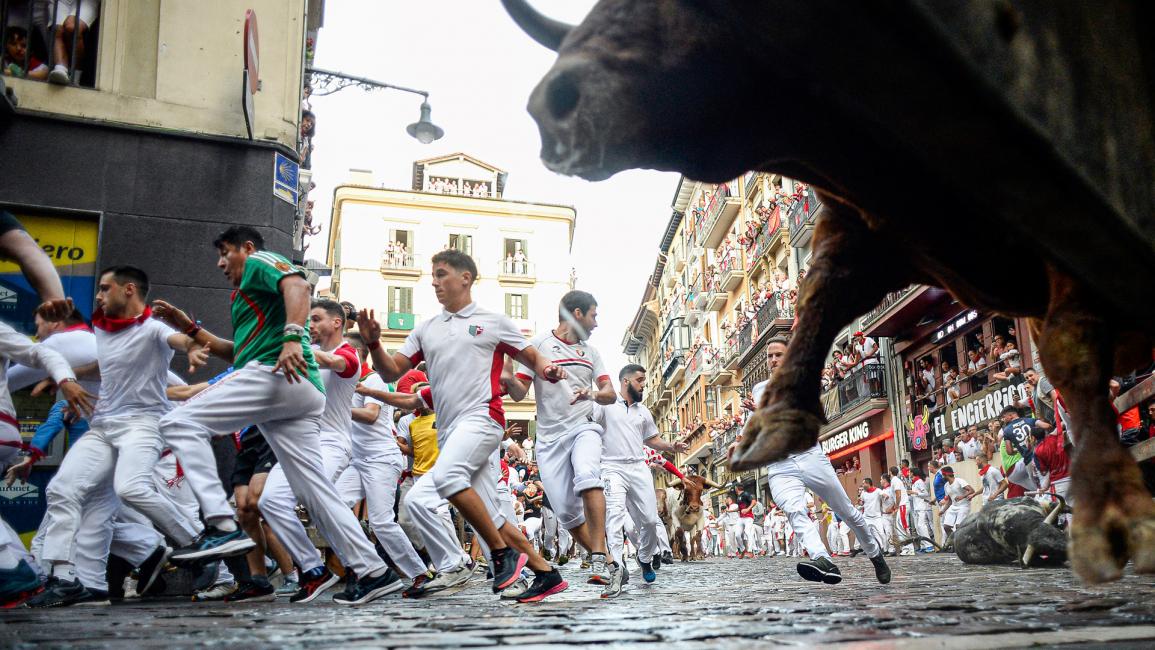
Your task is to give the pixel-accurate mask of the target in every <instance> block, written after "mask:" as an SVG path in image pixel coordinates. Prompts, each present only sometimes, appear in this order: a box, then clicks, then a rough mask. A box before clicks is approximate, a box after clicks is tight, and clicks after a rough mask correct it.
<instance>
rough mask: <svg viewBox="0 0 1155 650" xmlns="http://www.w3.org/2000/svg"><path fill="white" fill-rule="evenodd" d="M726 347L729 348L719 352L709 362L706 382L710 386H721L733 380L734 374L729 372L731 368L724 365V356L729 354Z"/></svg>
mask: <svg viewBox="0 0 1155 650" xmlns="http://www.w3.org/2000/svg"><path fill="white" fill-rule="evenodd" d="M728 347H730V346H727V347H726V348H723V349H722V350H721V351H719V353H718V354H717V355H716V356H714V357H713V359H712V360H711V362H710V365H709V367H708V369H707V373H706V380H707V381H709V382H710V385H711V386H722V385H724V384H727V383H729V382H730V380H732V379H733V378H734V373H733V372H731V368H729V367H727V365H726V361H727V356H726V355H727V353H728V352H729V350H728V349H727V348H728Z"/></svg>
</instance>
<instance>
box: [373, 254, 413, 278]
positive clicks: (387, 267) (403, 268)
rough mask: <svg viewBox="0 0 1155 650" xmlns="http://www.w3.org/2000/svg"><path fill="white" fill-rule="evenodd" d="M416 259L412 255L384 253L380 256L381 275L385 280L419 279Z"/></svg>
mask: <svg viewBox="0 0 1155 650" xmlns="http://www.w3.org/2000/svg"><path fill="white" fill-rule="evenodd" d="M418 257H419V256H417V255H414V254H413V253H384V254H383V255H382V256H381V275H383V276H385V277H387V278H418V277H421V263H420V259H418Z"/></svg>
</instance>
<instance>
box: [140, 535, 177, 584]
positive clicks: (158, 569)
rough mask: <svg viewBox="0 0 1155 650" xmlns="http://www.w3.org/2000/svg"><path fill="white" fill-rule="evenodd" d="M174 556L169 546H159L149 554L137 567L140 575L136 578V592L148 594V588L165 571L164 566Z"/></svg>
mask: <svg viewBox="0 0 1155 650" xmlns="http://www.w3.org/2000/svg"><path fill="white" fill-rule="evenodd" d="M170 557H172V549H171V548H169V547H168V546H158V547H156V550H155V551H153V552H152V555H150V556H148V559H146V560H145V561H144V562H141V564H140V567H139V568H138V569H137V571H138V577H137V579H136V594H137V595H138V596H144V595H147V594H148V590H149V589H151V588H152V586H153V584H155V583H156V579H157V578H158V577H160V574H162V573H164V567H165V565H166V564H168V559H169V558H170Z"/></svg>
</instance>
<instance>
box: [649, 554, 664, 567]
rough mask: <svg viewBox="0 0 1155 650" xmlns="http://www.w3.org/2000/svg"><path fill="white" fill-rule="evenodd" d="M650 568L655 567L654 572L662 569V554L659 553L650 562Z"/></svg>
mask: <svg viewBox="0 0 1155 650" xmlns="http://www.w3.org/2000/svg"><path fill="white" fill-rule="evenodd" d="M650 566H652V567H654V571H657V570H658V569H660V568H662V554H661V553H658V554H657V555H655V556H654V558H653V559H652V560H650Z"/></svg>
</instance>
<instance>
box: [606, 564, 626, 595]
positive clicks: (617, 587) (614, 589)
mask: <svg viewBox="0 0 1155 650" xmlns="http://www.w3.org/2000/svg"><path fill="white" fill-rule="evenodd" d="M623 569H624V567H623V566H622V565H620V564H618V563H617V562H614V563H613V564H611V565H610V582H609V584H607V585H606V588H605V589H604V590H603V591H602V598H617V597H618V596H621V595H622V587H623V586H624V585H625V583H624V582H623V579H624V577H623V574H625V575H629V574H626V572H625V571H623Z"/></svg>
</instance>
